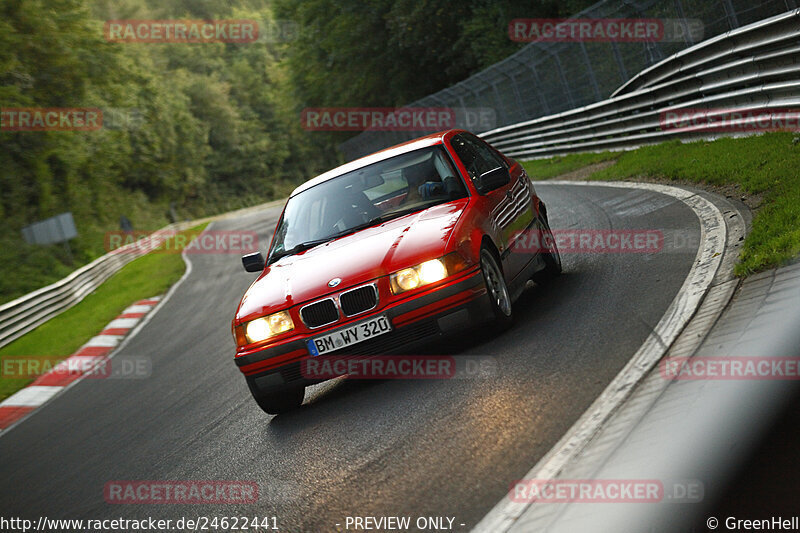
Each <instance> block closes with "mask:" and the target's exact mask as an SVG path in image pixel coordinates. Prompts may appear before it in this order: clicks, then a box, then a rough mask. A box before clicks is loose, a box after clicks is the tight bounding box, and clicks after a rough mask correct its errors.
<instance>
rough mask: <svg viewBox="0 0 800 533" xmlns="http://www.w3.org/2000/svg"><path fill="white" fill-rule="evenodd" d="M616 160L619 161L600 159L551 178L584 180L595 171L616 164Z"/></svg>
mask: <svg viewBox="0 0 800 533" xmlns="http://www.w3.org/2000/svg"><path fill="white" fill-rule="evenodd" d="M616 162H617V161H616V160H615V159H612V160H611V161H600V162H599V163H592V164H591V165H587V166H585V167H581V168H579V169H578V170H573V171H571V172H566V173H564V174H561V175H560V176H554V177H552V178H550V179H553V180H563V181H583V180H585V179H587V178H588V177H589V176H591V175H592V174H594V173H595V172H597V171H599V170H603V169H604V168H608V167H610V166H611V165H613V164H615V163H616Z"/></svg>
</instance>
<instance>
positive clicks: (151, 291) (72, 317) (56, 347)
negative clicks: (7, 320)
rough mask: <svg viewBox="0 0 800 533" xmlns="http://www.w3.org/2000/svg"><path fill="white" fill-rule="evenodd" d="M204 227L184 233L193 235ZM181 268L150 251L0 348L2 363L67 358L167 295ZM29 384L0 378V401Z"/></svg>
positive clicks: (169, 256) (174, 257) (176, 258)
mask: <svg viewBox="0 0 800 533" xmlns="http://www.w3.org/2000/svg"><path fill="white" fill-rule="evenodd" d="M205 226H206V224H202V225H199V226H196V227H194V228H191V229H189V230H187V233H188V234H189V235H191V236H196V235H197V234H199V233H200V232H201V231H202V230H203V229H204V228H205ZM184 270H185V265H184V263H183V259H182V258H181V255H180V254H179V253H149V254H147V255H144V256H142V257H139V258H138V259H134V260H133V261H131V262H130V263H128V264H127V265H125V266H124V267H123V268H122V269H121V270H120V271H119V272H117V273H116V274H114V275H113V276H112V277H111V278H109V279H108V280H106V282H105V283H103V284H102V285H100V287H98V288H97V289H96V290H95V291H94V292H92V293H91V294H89V295H88V296H87V297H86V298H84V299H83V300H82V301H81V302H80V303H78V304H77V305H75V306H74V307H72V308H70V309H68V310H66V311H64V312H63V313H61V314H60V315H58V316H56V317H54V318H52V319H50V320H49V321H47V322H45V323H44V324H42V325H41V326H39V327H38V328H36V329H34V330H33V331H31V332H30V333H27V334H25V335H23V336H22V337H20V338H19V339H17V340H15V341H14V342H12V343H11V344H9V345H7V346H5V347H3V348H2V349H0V359H6V358H10V359H20V358H25V359H28V358H42V360H43V361H45V360H49V359H50V358H61V357H68V356H70V355H72V354H73V353H75V351H76V350H77V349H78V348H80V347H81V346H82V345H83V344H84V343H86V342H87V341H88V340H89V339H90V338H91V337H93V336H94V335H97V334H98V333H99V332H100V331H102V330H103V328H104V327H105V326H106V324H108V323H109V322H111V321H112V320H113V319H114V318H116V317H117V316H119V314H120V313H121V312H122V311H123V310H124V309H125V308H126V307H128V306H129V305H131V304H133V303H135V302H137V301H139V300H142V299H144V298H149V297H151V296H157V295H159V294H163V293H165V292H166V291H167V289H168V288H169V287H170V286H171V285H172V284H173V283H175V282H176V281H178V279H180V277H181V276H182V275H183V272H184ZM31 381H33V380H32V379H20V378H16V377H11V378H9V377H6V376H4V375H0V400H2V399H3V398H6V397H8V396H10V395H11V394H13V393H14V392H16V391H17V390H19V389H21V388H23V387H25V386H26V385H28V383H30V382H31Z"/></svg>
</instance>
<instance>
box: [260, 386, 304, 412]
mask: <svg viewBox="0 0 800 533" xmlns="http://www.w3.org/2000/svg"><path fill="white" fill-rule="evenodd" d="M305 395H306V388H305V387H302V386H300V387H294V388H291V389H288V390H284V391H281V392H269V393H255V392H254V393H253V399H254V400H255V401H256V403H257V404H258V406H259V407H260V408H261V409H263V411H264V412H265V413H267V414H270V415H279V414H282V413H288V412H289V411H293V410H295V409H297V408H298V407H300V406H301V405H302V404H303V398H304V397H305Z"/></svg>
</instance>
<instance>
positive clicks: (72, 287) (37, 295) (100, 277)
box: [0, 221, 199, 347]
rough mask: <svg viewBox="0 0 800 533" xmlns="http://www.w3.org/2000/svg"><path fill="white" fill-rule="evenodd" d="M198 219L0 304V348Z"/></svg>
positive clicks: (168, 227) (70, 305)
mask: <svg viewBox="0 0 800 533" xmlns="http://www.w3.org/2000/svg"><path fill="white" fill-rule="evenodd" d="M198 223H199V222H197V221H194V222H178V223H176V224H170V225H169V226H166V227H164V228H162V229H160V230H158V231H156V232H153V233H152V234H151V235H150V236H149V237H148V238H146V239H142V240H141V241H138V242H136V243H131V244H128V245H126V246H123V247H120V248H118V249H116V250H113V251H111V252H109V253H107V254H105V255H103V256H102V257H99V258H97V259H95V260H94V261H92V262H91V263H89V264H88V265H85V266H83V267H81V268H79V269H78V270H76V271H75V272H73V273H72V274H70V275H69V276H67V277H66V278H64V279H62V280H59V281H57V282H55V283H53V284H51V285H48V286H46V287H42V288H41V289H38V290H36V291H33V292H31V293H28V294H26V295H25V296H21V297H19V298H17V299H16V300H13V301H11V302H8V303H6V304H4V305H1V306H0V347H2V346H5V345H6V344H8V343H10V342H12V341H13V340H15V339H17V338H19V337H21V336H22V335H24V334H25V333H27V332H29V331H31V330H32V329H34V328H36V327H37V326H39V325H41V324H43V323H44V322H46V321H47V320H49V319H51V318H52V317H54V316H56V315H57V314H59V313H61V312H63V311H65V310H67V309H69V308H70V307H72V306H73V305H75V304H76V303H78V302H80V301H81V300H83V298H84V297H86V296H87V295H88V294H90V293H91V292H92V291H94V290H95V289H96V288H97V287H99V286H100V284H101V283H103V282H104V281H105V280H107V279H108V278H110V277H111V276H113V275H114V274H116V273H117V272H118V271H119V270H120V269H122V267H124V266H125V265H126V264H128V263H130V262H131V261H133V260H134V259H136V258H137V257H140V256H142V255H144V254H146V253H148V252H150V251H151V250H153V249H155V248H156V247H158V246H159V245H160V244H161V243H163V242H164V239H165V238H167V237H168V236H170V235H172V234H173V233H174V232H175V231H182V230H184V229H187V228H189V227H191V226H192V225H194V224H198Z"/></svg>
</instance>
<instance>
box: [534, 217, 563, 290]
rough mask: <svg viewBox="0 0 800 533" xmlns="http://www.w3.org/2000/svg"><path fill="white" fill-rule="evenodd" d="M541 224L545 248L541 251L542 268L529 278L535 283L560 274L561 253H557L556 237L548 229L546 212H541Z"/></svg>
mask: <svg viewBox="0 0 800 533" xmlns="http://www.w3.org/2000/svg"><path fill="white" fill-rule="evenodd" d="M542 226H543V229H542V238H541V243H542V246H545V247H546V250H547V251H542V252H541V254H542V259H543V260H544V268H543V269H542V270H540V271H539V272H537V273H536V274H534V275H533V277H532V278H531V279H532V280H533V281H535V282H536V283H542V284H543V283H547V282H548V281H550V280H551V279H553V278H554V277H556V276H558V275H559V274H561V254H559V253H558V248H556V239H555V237H553V232H552V231H551V230H550V223H549V222H548V221H547V214H546V213H542Z"/></svg>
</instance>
